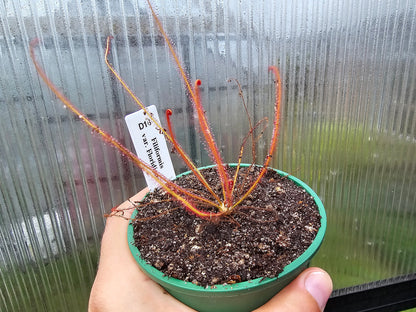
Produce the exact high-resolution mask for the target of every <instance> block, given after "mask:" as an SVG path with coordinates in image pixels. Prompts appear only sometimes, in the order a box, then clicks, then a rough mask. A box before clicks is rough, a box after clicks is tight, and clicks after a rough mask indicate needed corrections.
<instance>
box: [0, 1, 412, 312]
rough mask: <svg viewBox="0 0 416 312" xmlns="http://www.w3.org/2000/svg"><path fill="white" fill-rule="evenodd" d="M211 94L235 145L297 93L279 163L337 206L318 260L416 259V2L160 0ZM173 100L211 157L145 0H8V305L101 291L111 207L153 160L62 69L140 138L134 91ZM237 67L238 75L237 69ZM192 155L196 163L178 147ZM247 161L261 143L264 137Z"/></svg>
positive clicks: (343, 268) (4, 148) (2, 198)
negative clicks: (133, 116)
mask: <svg viewBox="0 0 416 312" xmlns="http://www.w3.org/2000/svg"><path fill="white" fill-rule="evenodd" d="M152 3H153V4H154V6H155V10H156V12H157V14H158V16H159V17H160V19H161V22H162V24H163V25H164V28H165V30H166V32H167V34H168V36H169V37H170V39H171V41H172V42H173V45H174V47H175V49H176V50H177V53H178V56H179V58H180V60H181V63H182V64H183V66H184V68H185V69H186V70H187V72H188V74H189V77H190V78H191V79H192V80H195V79H197V78H199V79H201V80H202V88H201V98H202V101H203V104H204V107H205V109H206V114H207V116H208V118H209V120H210V122H211V126H212V130H213V132H214V134H215V137H216V139H217V142H218V144H219V146H220V149H221V152H222V154H223V156H224V159H225V161H227V162H235V161H236V160H237V157H238V152H239V149H240V142H241V140H242V138H244V136H245V135H246V134H247V132H248V131H249V123H248V121H247V116H246V113H245V109H244V106H243V104H242V99H241V96H240V95H239V90H238V86H237V83H236V82H235V80H234V79H238V81H239V83H240V85H241V88H242V91H243V97H244V100H245V102H246V103H247V107H248V111H249V113H250V115H251V117H252V118H253V123H254V122H257V121H259V120H261V119H262V118H263V117H265V116H267V117H268V118H269V119H270V120H269V124H268V127H267V128H266V130H265V133H264V135H263V137H262V138H261V139H260V140H259V141H258V143H257V153H256V162H257V163H262V162H263V159H264V157H265V156H266V154H267V149H268V144H269V143H268V141H269V140H270V137H271V130H272V122H271V118H272V116H273V102H274V89H273V88H274V85H273V77H272V75H271V74H270V73H269V72H268V70H267V68H268V66H269V65H276V66H278V67H279V69H280V71H281V75H282V79H283V92H284V94H283V102H282V116H281V130H280V136H279V144H278V148H277V151H276V153H275V155H273V166H274V167H276V168H278V169H281V170H284V171H287V172H289V173H291V174H293V175H295V176H297V177H299V178H301V179H302V180H304V181H305V182H306V183H308V184H309V185H311V186H312V188H313V189H314V190H315V191H316V192H317V193H318V194H319V196H320V197H321V198H322V200H323V202H324V205H325V207H326V209H327V213H328V231H327V235H326V239H325V242H324V244H323V246H322V248H321V250H320V252H319V253H318V255H317V256H316V258H315V259H314V261H313V264H314V265H317V266H321V267H323V268H324V269H326V270H327V271H328V272H329V273H330V274H331V275H332V277H333V280H334V285H335V288H339V287H346V286H352V285H356V284H359V283H365V282H370V281H374V280H378V279H383V278H389V277H393V276H396V275H401V274H406V273H410V272H415V271H416V248H415V246H416V230H415V229H416V211H415V210H416V208H415V207H416V197H415V192H414V190H415V189H416V158H415V155H416V115H415V108H416V4H415V3H414V1H410V0H409V1H407V0H389V1H387V0H385V1H384V0H382V1H375V0H374V1H373V0H372V1H367V0H361V1H335V0H322V1H306V0H295V1H237V0H231V1H207V0H199V1H197V0H188V1H156V0H155V1H152ZM109 35H111V36H114V39H113V41H112V50H111V55H110V60H111V62H112V63H113V64H114V66H115V68H116V69H117V70H118V71H119V72H120V74H121V76H122V77H123V79H124V80H125V81H126V82H127V84H128V85H129V86H130V87H131V88H132V89H133V90H134V92H135V93H136V95H137V96H138V97H139V98H140V99H141V100H142V101H143V102H144V103H145V104H146V105H156V106H157V107H158V110H159V114H160V115H161V116H162V122H164V118H163V115H164V114H163V112H164V111H165V110H166V109H167V108H171V109H172V110H173V112H174V116H173V120H174V124H175V129H176V133H177V136H178V140H179V141H180V142H181V144H182V145H183V147H184V148H185V149H186V150H187V151H188V153H189V155H190V156H191V157H192V158H193V159H194V161H195V162H196V163H197V164H198V165H207V164H210V163H211V160H210V158H209V156H208V154H207V153H206V152H205V150H204V142H203V140H202V139H201V138H200V131H199V129H198V128H196V129H195V128H194V124H195V114H194V111H193V109H192V105H191V103H190V101H189V100H188V97H187V93H186V90H185V89H184V87H183V84H182V81H181V78H180V75H179V74H178V70H177V66H176V65H175V63H174V62H173V59H172V57H171V55H170V52H169V49H168V46H167V45H166V44H165V42H164V40H163V38H162V36H161V34H160V33H159V31H158V29H157V26H156V24H155V21H154V20H153V18H152V16H151V12H150V10H149V9H148V7H147V3H146V1H144V0H143V1H141V0H139V1H128V0H120V1H106V0H104V1H98V0H89V1H81V0H75V1H67V0H61V1H47V0H41V1H29V0H13V1H12V0H1V1H0V110H1V113H0V163H1V166H0V177H1V178H0V211H1V213H0V277H1V283H0V310H1V311H82V310H85V309H86V304H87V300H88V296H89V289H90V287H91V285H92V282H93V279H94V275H95V271H96V268H97V259H98V252H99V244H100V237H101V234H102V232H103V229H104V224H105V218H104V217H103V215H104V213H106V212H108V211H109V210H110V209H111V207H113V206H115V205H117V204H118V203H120V202H122V201H123V200H125V199H127V198H128V197H129V196H131V195H133V194H135V193H136V192H137V191H138V190H140V189H141V188H143V187H144V180H143V178H142V174H141V172H140V170H139V169H138V168H136V167H135V166H134V165H133V164H131V163H129V162H128V161H126V160H125V159H124V158H123V157H122V156H120V155H119V154H118V153H117V152H116V151H115V150H114V149H113V148H111V147H109V146H108V145H106V144H104V143H102V142H101V140H100V139H99V138H98V137H97V136H96V135H94V134H92V133H91V131H90V130H89V129H88V128H87V127H85V126H84V125H83V124H82V122H81V121H80V120H79V118H77V117H76V116H75V117H74V116H73V115H71V113H70V112H69V111H68V110H67V109H65V108H64V107H63V104H62V103H60V102H59V100H58V99H57V98H56V96H55V95H54V94H53V93H52V92H51V91H50V90H49V89H48V88H47V87H46V86H45V84H44V83H43V82H42V81H41V80H40V78H39V76H38V75H37V73H36V71H35V68H34V66H33V64H32V62H31V60H30V57H29V42H30V40H32V39H33V38H39V40H40V44H39V46H38V47H37V48H36V55H37V58H38V60H39V62H40V63H41V65H42V66H43V67H44V68H45V71H46V73H47V75H48V76H49V77H50V78H51V80H52V81H54V83H55V84H56V85H57V86H58V87H59V88H60V89H61V90H62V91H63V93H64V94H65V95H66V96H67V97H68V98H69V99H70V100H71V101H73V102H74V103H75V104H76V105H77V106H78V107H79V108H80V109H81V111H82V112H84V113H85V114H86V115H87V116H88V117H89V118H91V119H92V120H93V121H94V122H95V123H97V124H98V125H99V126H100V127H102V128H103V129H105V130H107V131H108V132H110V133H111V134H112V135H113V136H114V137H116V138H117V139H118V140H120V141H121V142H122V143H123V144H125V145H126V146H127V147H129V148H130V149H133V145H132V143H131V141H130V138H129V135H128V132H127V129H126V126H125V124H124V116H125V115H126V114H128V113H131V112H134V111H136V110H137V107H136V105H135V104H134V103H133V101H132V100H131V99H130V98H129V96H128V94H127V93H126V92H125V91H124V90H123V89H122V87H121V85H120V83H119V82H118V81H117V80H116V79H114V77H112V75H111V74H110V73H109V71H108V69H107V68H106V66H105V63H104V49H105V40H106V37H107V36H109ZM230 79H231V81H229V80H230ZM173 157H174V158H173V161H174V165H175V168H176V171H177V173H179V172H181V171H184V170H185V166H184V165H183V163H182V162H181V161H180V160H179V159H178V158H177V157H176V156H173ZM245 161H247V162H250V161H251V155H250V153H247V155H245Z"/></svg>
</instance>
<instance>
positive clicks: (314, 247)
mask: <svg viewBox="0 0 416 312" xmlns="http://www.w3.org/2000/svg"><path fill="white" fill-rule="evenodd" d="M228 165H229V166H232V167H235V166H237V164H236V163H228ZM240 166H241V167H249V166H250V164H240ZM212 167H216V165H210V166H204V167H200V168H198V169H200V170H203V169H208V168H212ZM270 169H273V170H275V171H276V172H277V173H279V174H280V175H282V176H287V177H288V178H289V179H291V180H292V181H293V182H295V184H296V185H298V186H300V187H302V188H303V189H305V191H306V192H308V193H309V194H310V195H311V196H312V197H313V198H314V201H315V203H316V205H317V207H318V211H319V214H320V215H321V227H320V228H319V230H318V232H317V233H316V236H315V239H314V240H313V241H312V243H311V245H310V246H309V247H308V248H307V249H306V250H305V251H304V252H303V253H302V254H301V255H300V256H299V257H297V258H296V259H295V260H293V261H292V262H291V263H289V264H288V265H286V266H285V267H284V268H283V271H282V272H281V273H280V274H279V275H278V276H277V277H273V278H263V277H258V278H256V279H253V280H250V281H245V282H240V283H235V284H230V285H228V284H227V285H223V284H220V285H215V286H209V287H203V286H199V285H195V284H193V283H191V282H186V281H183V280H179V279H176V278H173V277H168V276H166V275H164V273H163V272H161V271H159V270H158V269H156V268H155V267H153V266H152V265H150V264H148V263H147V262H146V261H145V260H143V259H142V258H141V257H140V251H139V250H138V249H137V247H136V246H134V236H133V235H134V233H133V225H132V221H130V222H129V225H128V229H127V239H128V245H129V248H130V251H131V253H132V255H133V257H134V259H135V260H136V262H137V263H138V264H139V265H140V267H141V269H142V270H143V271H144V272H145V273H146V274H147V275H149V276H150V277H151V278H152V279H153V280H155V281H157V282H158V283H160V284H162V286H163V285H170V286H171V287H178V288H182V289H183V290H187V291H189V290H191V291H196V292H212V293H215V292H224V291H227V292H230V291H240V290H242V289H248V288H253V287H256V286H259V285H261V286H266V285H267V284H270V283H274V282H276V280H277V279H283V278H285V277H287V276H288V275H290V274H291V273H292V272H293V271H296V270H297V269H298V268H299V267H300V266H302V264H304V263H305V262H308V261H309V260H310V259H311V258H312V257H313V256H314V255H315V253H316V252H317V251H318V249H319V247H320V246H321V244H322V241H323V239H324V236H325V232H326V227H327V217H326V212H325V209H324V205H323V203H322V201H321V200H320V198H319V197H318V195H317V194H316V193H315V192H314V191H313V190H312V188H310V187H309V186H308V185H307V184H306V183H305V182H303V181H302V180H300V179H298V178H296V177H294V176H292V175H290V174H288V173H286V172H284V171H281V170H278V169H274V168H270ZM190 173H192V171H186V172H184V173H181V174H179V175H177V176H176V178H179V177H181V176H183V175H187V174H190ZM136 214H137V210H135V211H134V212H133V214H132V219H133V218H134V217H135V216H136Z"/></svg>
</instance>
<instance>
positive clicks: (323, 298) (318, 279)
mask: <svg viewBox="0 0 416 312" xmlns="http://www.w3.org/2000/svg"><path fill="white" fill-rule="evenodd" d="M331 292H332V280H331V278H330V276H329V275H328V273H326V272H325V271H324V270H322V269H319V268H309V269H306V270H305V271H303V272H302V273H301V274H300V275H299V276H298V277H297V278H296V279H295V280H293V281H292V282H291V283H290V284H289V285H287V286H286V287H285V288H283V290H281V291H280V292H279V293H278V294H277V295H276V296H274V297H273V298H272V299H270V301H268V302H267V303H266V304H265V305H263V306H262V307H260V308H259V309H258V310H256V311H257V312H268V311H290V312H298V311H299V312H304V311H308V312H309V311H311V312H319V311H323V309H324V307H325V305H326V302H327V301H328V298H329V296H330V294H331Z"/></svg>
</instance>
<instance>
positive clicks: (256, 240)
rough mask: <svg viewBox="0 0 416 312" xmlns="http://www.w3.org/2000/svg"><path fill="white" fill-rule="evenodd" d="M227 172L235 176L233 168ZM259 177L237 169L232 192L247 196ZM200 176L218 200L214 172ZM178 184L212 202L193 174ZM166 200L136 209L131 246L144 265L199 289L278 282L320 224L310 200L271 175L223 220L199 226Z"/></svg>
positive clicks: (157, 195) (152, 199)
mask: <svg viewBox="0 0 416 312" xmlns="http://www.w3.org/2000/svg"><path fill="white" fill-rule="evenodd" d="M228 170H229V172H230V176H233V172H234V169H233V168H228ZM259 170H260V168H259V167H252V168H251V169H250V172H248V171H249V169H248V168H242V169H241V171H240V174H239V180H238V182H237V183H236V185H241V184H242V183H243V181H245V183H244V185H245V189H247V188H248V187H249V186H250V185H251V183H250V182H252V181H253V180H254V179H255V178H256V177H257V175H258V173H259ZM247 172H248V173H249V175H246V173H247ZM202 173H203V175H204V176H205V178H206V180H207V181H208V182H209V183H210V185H217V187H216V191H218V192H219V193H221V192H222V191H221V186H220V182H219V180H218V174H217V171H216V169H215V168H211V169H205V170H203V171H202ZM245 177H247V178H245ZM176 182H177V184H179V185H180V186H182V187H184V188H187V189H193V190H194V192H197V193H198V194H200V195H201V194H204V196H206V197H211V196H210V195H208V193H207V191H206V190H205V189H204V187H203V186H202V185H201V183H199V181H198V180H197V179H196V178H195V176H194V175H187V176H184V177H181V178H179V179H177V180H176ZM236 191H237V193H236V197H237V198H238V194H240V195H241V194H242V193H243V191H244V190H243V189H242V188H241V187H238V186H237V188H236ZM220 195H221V196H220V197H222V194H220ZM169 198H170V197H169V195H168V194H167V193H166V192H164V191H161V190H156V191H155V192H154V193H151V194H149V196H148V197H147V198H146V199H145V202H146V203H151V204H149V205H145V206H141V207H140V208H138V214H137V217H136V219H135V220H134V222H133V224H134V238H135V245H136V246H137V248H138V249H139V250H140V253H141V256H142V258H143V259H144V260H146V261H147V262H148V263H150V264H151V265H153V266H154V267H156V268H157V269H159V270H160V271H162V272H163V273H164V274H166V275H167V276H171V277H175V278H178V279H181V280H184V281H189V282H192V283H194V284H197V285H202V286H212V285H218V284H224V283H228V284H233V283H236V282H241V281H247V280H252V279H255V278H258V277H275V276H277V275H278V274H279V273H280V272H282V270H283V268H284V267H285V266H286V265H287V264H289V263H290V262H292V261H293V260H294V259H296V258H297V257H298V256H300V255H301V254H302V253H303V252H304V251H305V250H306V249H307V248H308V247H309V245H310V244H311V243H312V241H313V239H314V238H315V236H316V233H317V231H318V229H319V227H320V224H321V220H320V215H319V212H318V208H317V206H316V204H315V202H314V200H313V197H312V196H311V195H309V194H308V193H307V192H306V191H305V190H303V189H302V188H300V187H299V186H297V185H296V184H295V183H293V181H291V180H290V179H288V178H287V177H282V176H280V175H279V174H278V173H276V172H275V171H274V170H268V171H267V173H266V174H265V176H264V177H263V178H262V180H261V181H260V183H259V185H257V187H256V188H255V189H254V191H253V192H252V193H251V194H250V195H249V196H248V197H247V198H246V199H245V200H244V201H243V202H242V203H241V204H240V205H239V206H238V207H237V208H236V209H235V210H234V211H233V213H231V214H230V215H228V216H222V217H219V218H216V219H213V220H207V219H201V218H200V217H198V216H196V215H194V214H192V213H189V212H188V211H187V210H185V209H184V208H183V207H182V206H181V205H180V204H179V203H178V202H176V201H173V200H170V199H169ZM199 209H201V210H202V209H203V210H205V211H209V208H208V207H203V206H199ZM211 211H213V212H215V210H211Z"/></svg>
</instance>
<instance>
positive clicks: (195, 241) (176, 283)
mask: <svg viewBox="0 0 416 312" xmlns="http://www.w3.org/2000/svg"><path fill="white" fill-rule="evenodd" d="M148 4H149V7H150V9H151V12H152V14H153V17H154V20H155V22H156V24H157V26H158V28H159V31H160V32H161V34H162V36H163V38H164V39H165V41H166V43H167V45H168V47H169V49H170V52H171V54H172V56H173V59H174V61H175V63H176V65H177V68H178V70H179V73H180V76H181V78H182V80H183V82H184V85H185V88H186V91H187V93H188V96H189V98H190V100H191V101H192V103H193V106H194V110H195V112H196V115H197V117H198V122H199V130H200V132H201V133H202V136H203V139H204V140H205V143H206V147H207V151H208V154H209V155H210V156H211V158H212V161H213V163H214V164H213V165H212V166H208V167H204V168H197V167H196V165H195V164H194V163H193V162H192V160H191V158H190V157H189V156H188V155H187V153H186V152H185V150H184V149H183V148H182V147H181V145H180V144H179V142H178V141H177V139H176V136H175V133H174V129H173V128H174V127H173V123H172V121H171V117H172V111H171V110H167V111H166V121H167V127H166V128H165V127H163V126H162V125H160V123H159V121H158V120H156V119H155V118H154V117H153V115H152V113H150V112H148V110H147V108H146V107H145V106H144V105H143V104H142V102H141V101H140V100H139V99H138V98H137V97H136V96H135V95H134V94H133V91H132V90H131V89H130V88H129V87H128V85H127V84H126V83H125V82H124V81H123V80H122V78H121V77H120V76H119V74H118V73H117V72H116V70H115V69H114V67H113V66H112V65H111V63H110V62H109V60H108V55H109V53H110V43H111V39H112V38H111V37H109V38H107V47H106V50H105V61H106V64H107V66H108V68H109V70H110V71H111V72H112V73H113V75H114V76H115V77H116V78H117V79H118V80H119V81H120V83H121V84H122V85H123V87H124V89H125V90H126V91H127V92H128V94H129V95H131V97H132V98H133V100H134V101H135V102H136V103H137V104H138V106H139V107H140V108H141V109H142V110H143V112H144V114H146V115H147V116H148V118H150V120H151V121H152V122H153V123H154V125H155V126H156V127H157V128H158V129H159V130H160V131H162V133H163V134H164V136H165V138H166V140H167V141H168V142H169V143H170V144H171V145H172V147H173V149H174V151H175V152H176V153H177V154H178V155H179V156H180V157H181V158H182V160H183V162H184V163H185V164H186V166H187V167H188V168H189V171H188V172H186V173H183V174H181V175H179V176H178V177H177V178H176V179H174V180H170V179H169V178H167V177H166V176H164V175H163V174H161V173H160V172H158V171H157V170H155V169H154V168H153V166H151V165H150V164H148V163H147V162H145V161H144V160H142V159H140V158H139V157H138V156H136V155H135V154H134V153H133V152H131V151H130V150H129V149H127V148H126V147H125V146H123V145H122V144H121V143H119V142H118V141H117V140H116V139H115V138H114V137H113V136H111V135H110V134H108V133H107V132H106V131H104V130H103V129H101V128H100V127H99V126H98V125H96V124H95V123H94V122H93V121H91V120H90V119H89V118H88V117H87V116H86V115H84V114H83V113H82V112H81V111H80V110H79V109H78V108H76V106H75V105H73V104H72V103H71V102H70V100H69V99H68V98H66V97H65V96H64V95H63V93H62V92H61V91H59V90H58V88H57V87H56V86H55V85H54V84H53V83H52V81H51V80H50V79H49V78H48V77H47V75H46V74H45V72H44V71H43V69H42V68H41V66H40V65H39V63H38V62H37V60H36V57H35V47H36V45H37V44H38V40H37V39H35V40H32V42H31V44H30V55H31V58H32V60H33V63H34V65H35V67H36V70H37V72H38V73H39V75H40V77H41V78H42V79H43V80H44V81H45V83H46V84H47V86H48V87H49V88H50V89H51V90H52V91H53V92H54V93H55V94H56V96H57V97H58V98H59V99H60V100H61V101H62V102H63V103H64V105H65V106H66V107H67V108H68V109H69V110H70V111H71V112H72V113H73V114H75V115H76V116H78V118H79V119H80V120H82V121H83V122H84V123H85V124H86V125H87V126H88V127H89V128H91V130H92V132H93V133H96V134H97V135H99V136H100V137H101V138H102V139H103V140H104V141H105V142H106V143H108V144H110V145H112V146H114V147H115V148H116V149H117V150H118V151H119V152H120V153H122V155H124V156H125V157H127V158H128V159H130V160H131V161H132V162H133V163H134V164H135V165H137V167H139V168H140V169H142V170H143V171H144V172H145V173H146V174H147V175H148V176H150V177H151V178H153V179H154V180H155V181H156V182H157V183H158V184H159V187H158V188H156V189H155V190H154V191H152V192H150V193H149V194H148V195H147V196H146V197H145V199H143V200H142V201H141V202H132V207H131V209H135V211H134V213H133V215H132V218H131V222H130V224H129V228H128V238H127V239H128V242H129V246H130V249H131V252H132V254H133V256H134V257H135V259H136V261H137V263H138V264H139V265H140V267H141V269H142V270H143V271H144V272H145V273H146V274H148V275H149V276H150V277H151V278H152V279H153V280H154V281H156V282H157V283H159V284H160V285H161V286H163V287H164V288H165V289H166V290H167V291H168V292H169V293H171V294H172V295H173V296H174V297H176V298H177V299H179V300H180V301H182V302H184V303H185V304H187V305H189V306H190V307H192V308H195V309H197V310H198V311H250V310H252V309H254V308H256V307H258V306H260V305H262V304H263V303H265V302H266V301H268V300H269V299H270V298H271V297H272V296H273V295H274V294H276V293H277V292H278V291H279V290H280V289H282V288H283V287H284V286H286V285H287V284H288V283H289V282H290V281H291V280H293V279H294V278H295V277H296V276H297V275H298V274H299V273H300V272H301V271H302V270H304V269H305V268H306V267H307V266H308V265H309V261H310V259H311V257H312V256H313V255H314V254H315V253H316V251H317V250H318V248H319V246H320V245H321V243H322V240H323V237H324V234H325V230H326V215H325V210H324V207H323V205H322V202H321V201H320V199H319V197H318V196H317V195H316V194H315V192H314V191H313V190H312V189H311V188H310V187H309V186H307V185H306V184H305V183H304V182H302V181H300V180H299V179H297V178H295V177H293V176H291V175H289V174H287V173H285V172H282V171H279V170H276V169H272V168H269V163H270V160H271V158H272V156H273V154H274V151H275V147H276V144H277V140H278V133H279V119H280V105H281V94H282V90H281V86H282V83H281V80H280V75H279V71H278V69H277V68H276V67H275V66H270V67H269V70H270V71H271V72H272V73H273V75H274V79H275V80H274V81H275V103H274V117H273V130H272V135H271V142H270V144H269V148H268V153H267V156H266V157H265V160H264V162H263V164H262V165H256V164H254V161H255V150H254V147H255V143H256V141H257V140H258V139H259V136H256V134H255V133H257V132H261V133H262V132H263V130H264V129H265V124H266V123H267V118H263V119H261V120H260V121H258V122H256V123H254V122H253V121H252V120H251V118H250V116H249V115H248V114H247V117H248V123H249V132H248V134H247V135H246V137H245V138H244V139H243V141H242V143H241V148H240V152H239V155H238V156H237V162H236V163H233V164H225V162H224V161H223V158H222V156H221V153H220V151H219V149H218V147H217V144H216V141H215V139H214V136H213V134H212V132H211V129H210V125H209V122H208V119H207V117H206V115H205V112H204V108H203V106H202V103H201V98H200V86H201V84H202V82H201V80H199V79H197V80H196V81H195V83H191V81H190V79H189V78H188V75H187V73H186V72H185V70H184V69H183V66H182V65H181V63H180V61H179V58H178V57H177V54H176V51H175V49H174V47H173V45H172V44H171V41H170V39H169V38H168V36H167V34H166V33H165V31H164V29H163V27H162V24H161V22H160V21H159V19H158V17H157V15H156V13H155V11H154V9H153V8H152V6H151V4H150V2H149V1H148ZM240 93H241V88H240ZM243 102H244V100H243ZM244 105H245V103H244ZM246 111H247V110H246ZM256 130H258V131H256ZM260 136H261V135H260ZM248 141H251V143H252V144H251V152H252V155H253V163H251V164H243V163H242V156H243V152H244V148H245V147H246V145H247V142H248ZM115 212H116V214H115V215H120V216H123V212H124V211H122V210H118V209H117V208H116V209H115ZM117 213H118V214H117Z"/></svg>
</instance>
